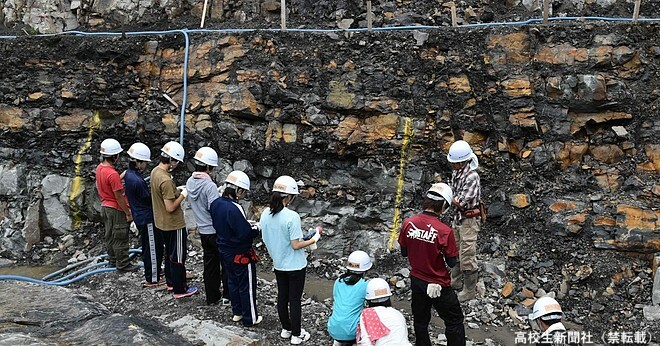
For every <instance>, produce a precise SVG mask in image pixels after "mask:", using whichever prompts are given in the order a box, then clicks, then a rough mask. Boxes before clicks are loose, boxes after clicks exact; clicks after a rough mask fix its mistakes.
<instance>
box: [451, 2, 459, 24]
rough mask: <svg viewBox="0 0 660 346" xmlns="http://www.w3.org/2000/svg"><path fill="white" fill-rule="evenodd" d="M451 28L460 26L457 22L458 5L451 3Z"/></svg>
mask: <svg viewBox="0 0 660 346" xmlns="http://www.w3.org/2000/svg"><path fill="white" fill-rule="evenodd" d="M451 26H454V27H456V26H458V21H457V20H456V4H455V3H453V2H452V3H451Z"/></svg>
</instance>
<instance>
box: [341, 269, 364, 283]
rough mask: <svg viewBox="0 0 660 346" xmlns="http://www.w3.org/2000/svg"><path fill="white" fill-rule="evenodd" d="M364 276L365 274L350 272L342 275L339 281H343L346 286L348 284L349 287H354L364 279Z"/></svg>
mask: <svg viewBox="0 0 660 346" xmlns="http://www.w3.org/2000/svg"><path fill="white" fill-rule="evenodd" d="M363 276H364V273H356V272H351V271H349V272H346V273H344V274H342V275H341V276H340V277H339V280H341V281H343V282H344V283H345V284H347V285H349V286H353V285H355V284H356V283H358V281H360V279H362V277H363Z"/></svg>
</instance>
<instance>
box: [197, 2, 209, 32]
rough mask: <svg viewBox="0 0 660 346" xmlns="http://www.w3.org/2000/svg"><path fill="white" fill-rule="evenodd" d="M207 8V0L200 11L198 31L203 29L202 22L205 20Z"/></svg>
mask: <svg viewBox="0 0 660 346" xmlns="http://www.w3.org/2000/svg"><path fill="white" fill-rule="evenodd" d="M208 6H209V0H204V8H203V9H202V22H201V23H199V27H200V29H204V20H205V19H206V9H207V8H208Z"/></svg>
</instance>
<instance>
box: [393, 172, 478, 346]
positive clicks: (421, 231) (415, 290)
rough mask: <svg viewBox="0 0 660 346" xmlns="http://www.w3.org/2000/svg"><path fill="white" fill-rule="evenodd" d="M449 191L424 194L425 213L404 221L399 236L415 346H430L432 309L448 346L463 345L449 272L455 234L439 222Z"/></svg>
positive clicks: (440, 187)
mask: <svg viewBox="0 0 660 346" xmlns="http://www.w3.org/2000/svg"><path fill="white" fill-rule="evenodd" d="M452 197H453V194H452V191H451V188H450V187H449V185H447V184H444V183H437V184H433V185H432V186H431V188H430V189H429V190H428V191H427V192H426V196H425V197H424V201H423V203H422V207H423V208H424V211H423V212H422V213H420V214H417V215H414V216H412V217H410V218H408V219H406V220H405V221H403V226H402V228H401V233H400V234H399V245H400V246H401V254H402V255H403V256H404V257H408V262H409V263H410V268H411V270H410V280H411V289H412V314H413V326H414V330H415V339H416V341H415V345H417V346H426V345H429V346H430V345H431V339H430V337H429V322H430V321H431V307H433V308H435V310H436V311H437V312H438V315H440V318H442V320H443V321H444V322H445V335H446V336H447V345H448V346H456V345H463V346H464V345H465V327H464V325H463V310H462V309H461V304H460V303H459V301H458V297H457V296H456V293H455V292H454V290H453V289H451V275H450V274H449V268H451V267H453V266H455V265H456V257H457V256H458V248H457V247H456V239H455V238H454V233H453V231H452V230H451V228H449V226H447V225H446V224H444V223H443V222H442V221H441V220H440V218H439V217H440V215H442V214H443V213H444V212H446V211H447V209H449V207H450V206H451V202H452Z"/></svg>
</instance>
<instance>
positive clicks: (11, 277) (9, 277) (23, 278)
mask: <svg viewBox="0 0 660 346" xmlns="http://www.w3.org/2000/svg"><path fill="white" fill-rule="evenodd" d="M115 270H117V268H102V269H96V270H93V271H91V272H88V273H85V274H83V275H80V276H77V277H75V278H73V279H71V280H66V281H60V282H54V281H43V280H39V279H34V278H29V277H26V276H20V275H0V281H2V280H15V281H26V282H32V283H35V284H41V285H50V286H66V285H68V284H71V283H74V282H76V281H80V280H82V279H84V278H86V277H88V276H91V275H94V274H99V273H107V272H112V271H115Z"/></svg>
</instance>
